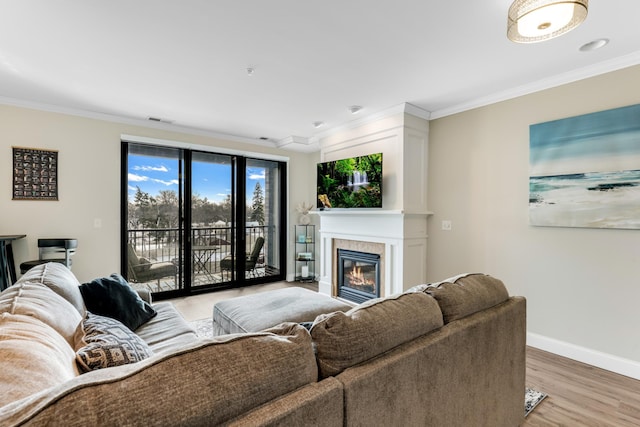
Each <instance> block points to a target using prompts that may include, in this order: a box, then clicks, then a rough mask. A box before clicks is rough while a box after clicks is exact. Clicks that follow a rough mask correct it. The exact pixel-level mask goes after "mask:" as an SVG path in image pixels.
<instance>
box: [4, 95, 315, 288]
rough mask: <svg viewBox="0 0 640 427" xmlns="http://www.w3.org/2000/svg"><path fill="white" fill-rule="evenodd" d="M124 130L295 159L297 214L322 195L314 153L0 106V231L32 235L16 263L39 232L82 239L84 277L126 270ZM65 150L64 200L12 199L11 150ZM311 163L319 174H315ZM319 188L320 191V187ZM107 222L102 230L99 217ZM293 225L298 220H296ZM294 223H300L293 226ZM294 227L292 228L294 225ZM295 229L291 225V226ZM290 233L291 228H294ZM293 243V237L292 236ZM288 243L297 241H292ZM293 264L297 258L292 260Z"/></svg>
mask: <svg viewBox="0 0 640 427" xmlns="http://www.w3.org/2000/svg"><path fill="white" fill-rule="evenodd" d="M122 134H126V135H135V136H141V137H147V138H157V139H164V140H172V141H180V142H183V143H189V144H197V145H203V146H211V147H222V148H227V149H233V150H245V151H249V152H253V153H269V154H272V155H274V154H275V155H278V156H284V157H288V158H289V159H290V160H289V176H290V177H295V178H294V179H290V180H289V197H290V200H289V207H290V209H289V215H293V216H292V217H291V218H292V219H293V221H295V220H296V219H297V213H296V212H295V206H296V205H297V204H298V203H299V202H300V201H302V200H306V201H307V202H309V201H311V200H312V199H313V198H314V197H315V193H314V194H313V195H311V196H310V195H309V188H313V185H312V184H311V183H312V182H315V160H313V159H312V157H317V156H313V155H310V154H302V153H297V152H292V151H283V150H277V149H272V148H266V147H262V146H259V145H253V144H244V143H238V142H231V141H223V140H218V139H214V138H209V137H203V136H195V135H190V134H181V133H177V132H168V131H164V130H159V129H152V128H145V127H140V126H133V125H128V124H122V123H115V122H109V121H103V120H95V119H90V118H84V117H77V116H71V115H66V114H58V113H51V112H43V111H35V110H30V109H25V108H17V107H11V106H0V206H1V207H0V234H27V235H28V238H27V239H23V240H21V241H18V242H16V243H15V244H14V248H15V249H14V252H15V258H16V262H17V263H18V264H19V262H20V261H21V260H26V259H37V257H38V255H37V248H36V245H37V242H36V241H37V238H38V237H57V236H60V237H65V236H69V237H76V238H78V240H79V246H78V252H77V254H76V256H75V257H74V266H73V271H74V273H75V274H76V275H77V276H78V279H79V280H80V281H81V282H82V281H88V280H91V279H93V278H94V277H97V276H102V275H108V274H111V273H113V272H119V271H120V258H119V257H120V137H121V135H122ZM12 146H20V147H30V148H45V149H52V150H58V151H59V154H58V156H59V172H58V173H59V176H58V179H59V201H57V202H55V201H15V200H11V197H12V196H11V179H12V160H11V147H12ZM310 165H313V166H314V169H312V170H313V171H314V173H309V170H310ZM314 191H315V190H314ZM96 218H99V219H101V221H102V227H101V228H95V227H94V219H96ZM291 224H293V222H292V223H291ZM291 227H292V226H291ZM289 228H290V227H289V226H288V227H287V229H289ZM288 231H289V230H288ZM289 232H290V231H289ZM288 240H291V239H288ZM287 245H288V246H290V243H289V241H287ZM287 261H288V265H289V268H291V265H292V264H293V261H292V260H287Z"/></svg>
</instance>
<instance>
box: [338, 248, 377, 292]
mask: <svg viewBox="0 0 640 427" xmlns="http://www.w3.org/2000/svg"><path fill="white" fill-rule="evenodd" d="M338 296H339V297H340V298H344V299H346V300H349V301H353V302H355V303H361V302H364V301H367V300H370V299H373V298H378V297H379V296H380V255H378V254H371V253H366V252H358V251H351V250H346V249H338Z"/></svg>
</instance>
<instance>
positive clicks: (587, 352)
mask: <svg viewBox="0 0 640 427" xmlns="http://www.w3.org/2000/svg"><path fill="white" fill-rule="evenodd" d="M527 345H529V346H531V347H535V348H538V349H540V350H544V351H548V352H550V353H554V354H557V355H559V356H563V357H567V358H569V359H573V360H577V361H578V362H582V363H586V364H588V365H592V366H596V367H598V368H602V369H605V370H607V371H611V372H615V373H616V374H620V375H624V376H626V377H630V378H634V379H636V380H640V362H636V361H634V360H630V359H625V358H622V357H618V356H614V355H611V354H607V353H602V352H600V351H596V350H591V349H589V348H585V347H580V346H578V345H575V344H570V343H567V342H564V341H560V340H556V339H554V338H548V337H545V336H543V335H538V334H534V333H532V332H527Z"/></svg>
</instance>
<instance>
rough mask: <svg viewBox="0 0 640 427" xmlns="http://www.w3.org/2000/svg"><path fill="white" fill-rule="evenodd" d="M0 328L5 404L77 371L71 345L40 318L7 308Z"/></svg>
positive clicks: (0, 383) (0, 374) (0, 372)
mask: <svg viewBox="0 0 640 427" xmlns="http://www.w3.org/2000/svg"><path fill="white" fill-rule="evenodd" d="M0 330H2V333H1V334H0V361H2V369H1V370H0V390H2V404H3V405H6V404H8V403H11V402H13V401H15V400H18V399H22V398H23V397H26V396H30V395H32V394H34V393H37V392H39V391H42V390H45V389H47V388H50V387H53V386H56V385H59V384H60V383H62V382H65V381H68V380H71V379H73V378H74V377H76V376H77V375H78V370H77V368H76V362H75V352H74V351H73V349H72V348H71V346H69V344H68V343H67V342H66V341H65V340H64V339H63V338H62V336H60V334H58V333H57V332H56V331H55V330H54V329H53V328H51V327H50V326H48V325H46V324H45V323H43V322H41V321H40V320H38V319H36V318H34V317H32V316H26V315H21V314H11V313H8V312H4V313H0ZM0 424H1V423H0Z"/></svg>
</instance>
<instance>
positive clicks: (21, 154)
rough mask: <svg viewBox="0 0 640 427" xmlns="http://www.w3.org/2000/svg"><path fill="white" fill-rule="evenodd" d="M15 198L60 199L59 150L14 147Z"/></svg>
mask: <svg viewBox="0 0 640 427" xmlns="http://www.w3.org/2000/svg"><path fill="white" fill-rule="evenodd" d="M13 200H58V152H57V151H53V150H41V149H36V148H22V147H13Z"/></svg>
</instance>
